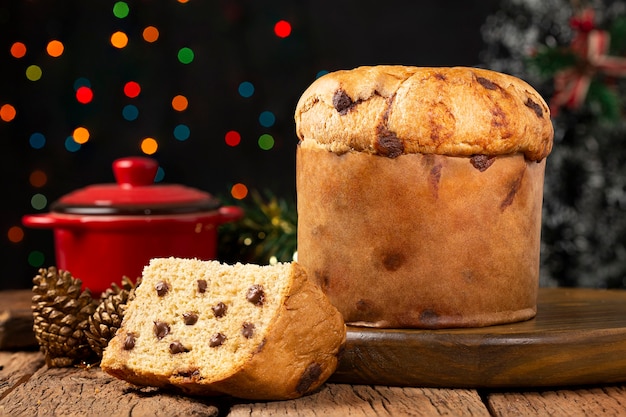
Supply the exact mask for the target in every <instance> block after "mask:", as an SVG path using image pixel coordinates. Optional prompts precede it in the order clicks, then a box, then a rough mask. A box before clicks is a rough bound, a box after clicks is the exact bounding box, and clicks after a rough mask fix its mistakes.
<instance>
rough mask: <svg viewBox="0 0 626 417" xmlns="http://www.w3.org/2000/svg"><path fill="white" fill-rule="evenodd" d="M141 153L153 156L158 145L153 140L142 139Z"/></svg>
mask: <svg viewBox="0 0 626 417" xmlns="http://www.w3.org/2000/svg"><path fill="white" fill-rule="evenodd" d="M140 147H141V151H142V152H143V153H145V154H146V155H154V154H155V153H156V151H157V149H159V143H158V142H157V141H156V139H154V138H144V139H143V140H142V141H141V145H140Z"/></svg>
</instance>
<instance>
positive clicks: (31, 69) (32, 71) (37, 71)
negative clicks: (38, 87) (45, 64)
mask: <svg viewBox="0 0 626 417" xmlns="http://www.w3.org/2000/svg"><path fill="white" fill-rule="evenodd" d="M42 74H43V71H42V70H41V67H40V66H39V65H29V66H28V68H26V78H28V79H29V80H30V81H39V80H40V79H41V75H42Z"/></svg>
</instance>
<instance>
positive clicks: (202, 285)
mask: <svg viewBox="0 0 626 417" xmlns="http://www.w3.org/2000/svg"><path fill="white" fill-rule="evenodd" d="M206 286H207V284H206V280H204V279H199V280H198V292H199V293H200V294H202V293H205V292H206Z"/></svg>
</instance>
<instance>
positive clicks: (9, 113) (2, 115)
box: [0, 104, 17, 122]
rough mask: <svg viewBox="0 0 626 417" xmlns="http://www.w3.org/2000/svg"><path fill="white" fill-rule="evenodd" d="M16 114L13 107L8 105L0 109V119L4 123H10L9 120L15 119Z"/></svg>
mask: <svg viewBox="0 0 626 417" xmlns="http://www.w3.org/2000/svg"><path fill="white" fill-rule="evenodd" d="M16 114H17V111H16V110H15V107H13V106H12V105H10V104H4V105H3V106H2V107H0V119H2V120H3V121H5V122H10V121H11V120H13V119H15V115H16Z"/></svg>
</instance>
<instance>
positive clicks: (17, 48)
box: [10, 42, 26, 59]
mask: <svg viewBox="0 0 626 417" xmlns="http://www.w3.org/2000/svg"><path fill="white" fill-rule="evenodd" d="M10 51H11V56H12V57H13V58H18V59H19V58H23V57H24V55H26V45H24V44H23V43H22V42H13V45H11V50H10Z"/></svg>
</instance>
